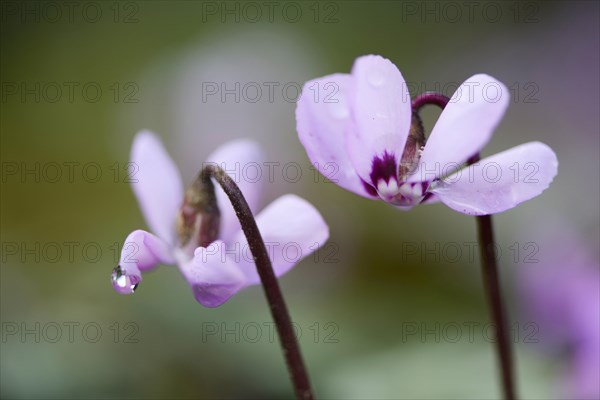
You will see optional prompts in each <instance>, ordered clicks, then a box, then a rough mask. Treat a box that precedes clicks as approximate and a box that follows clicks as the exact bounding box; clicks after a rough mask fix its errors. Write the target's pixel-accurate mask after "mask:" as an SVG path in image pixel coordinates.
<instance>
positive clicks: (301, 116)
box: [296, 74, 373, 199]
mask: <svg viewBox="0 0 600 400" xmlns="http://www.w3.org/2000/svg"><path fill="white" fill-rule="evenodd" d="M351 88H352V78H351V76H350V75H348V74H333V75H329V76H325V77H322V78H318V79H314V80H312V81H309V82H307V83H305V84H304V87H303V88H302V96H300V99H298V102H297V103H296V104H297V105H296V129H297V131H298V137H299V138H300V141H301V142H302V145H303V146H304V148H305V149H306V153H307V155H308V158H309V159H310V161H311V163H312V164H313V166H314V167H315V168H317V169H318V170H319V172H320V173H321V174H322V175H323V176H325V177H326V178H327V179H329V180H331V181H332V182H335V183H337V184H338V185H339V186H341V187H343V188H344V189H346V190H349V191H351V192H354V193H356V194H358V195H360V196H364V197H367V198H371V199H372V198H373V195H371V194H369V193H368V192H367V191H366V190H365V187H364V185H363V183H362V182H361V179H360V177H359V176H358V174H357V173H356V170H355V169H354V166H353V165H352V162H351V161H350V156H349V155H348V152H347V151H346V145H345V137H344V135H345V132H346V131H347V130H349V129H353V128H352V124H353V122H352V118H351V111H350V104H349V102H350V100H349V95H350V92H351Z"/></svg>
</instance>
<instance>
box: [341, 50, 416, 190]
mask: <svg viewBox="0 0 600 400" xmlns="http://www.w3.org/2000/svg"><path fill="white" fill-rule="evenodd" d="M352 77H353V79H354V89H353V94H352V110H353V117H354V122H355V126H356V128H355V129H353V130H350V131H349V132H347V146H348V150H349V152H350V158H351V159H352V162H353V164H354V167H355V168H356V170H357V172H358V174H359V175H360V176H361V178H362V179H363V180H365V181H366V182H368V183H369V184H373V186H374V187H375V188H377V187H378V182H379V181H380V180H381V179H382V180H383V181H385V182H386V183H387V182H388V181H389V180H390V179H391V177H392V176H391V175H393V178H394V179H396V178H397V174H398V167H399V166H400V160H401V159H402V153H403V151H404V146H405V144H406V139H407V138H408V132H409V129H410V123H411V116H412V109H411V103H410V96H409V94H408V91H407V87H406V82H405V81H404V78H403V77H402V74H401V73H400V71H399V70H398V68H396V66H395V65H394V64H392V63H391V62H390V61H389V60H388V59H385V58H383V57H381V56H375V55H369V56H363V57H360V58H358V59H357V60H356V61H355V62H354V66H353V67H352ZM377 163H379V164H382V165H379V164H378V165H376V164H377ZM388 167H389V168H388ZM390 174H391V175H390Z"/></svg>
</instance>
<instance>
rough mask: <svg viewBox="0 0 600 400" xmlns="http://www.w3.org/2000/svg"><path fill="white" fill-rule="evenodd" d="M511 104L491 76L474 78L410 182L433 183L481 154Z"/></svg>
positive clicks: (445, 115) (444, 117) (448, 111)
mask: <svg viewBox="0 0 600 400" xmlns="http://www.w3.org/2000/svg"><path fill="white" fill-rule="evenodd" d="M509 101H510V93H509V91H508V89H507V88H506V86H504V85H503V84H502V83H501V82H499V81H497V80H496V79H494V78H492V77H491V76H489V75H484V74H479V75H474V76H472V77H470V78H469V79H467V80H466V81H465V82H463V84H462V85H460V86H459V88H458V89H457V90H456V92H455V93H454V95H453V96H452V98H451V99H450V102H449V103H448V105H447V106H446V108H445V109H444V111H442V114H441V115H440V118H439V119H438V121H437V122H436V124H435V126H434V127H433V129H432V131H431V135H430V136H429V138H428V139H427V143H426V145H425V149H424V150H423V154H422V155H421V160H420V165H419V169H418V170H417V171H416V172H415V174H414V175H413V176H412V177H411V178H410V179H409V181H411V182H415V181H431V180H433V179H434V178H437V177H440V176H442V175H446V174H449V173H451V172H453V171H455V170H456V169H458V168H459V167H460V166H461V164H463V163H464V162H466V161H467V160H468V159H469V157H472V156H474V155H475V154H477V153H479V151H480V150H481V149H482V148H483V147H484V146H485V145H486V144H487V143H488V142H489V140H490V138H491V137H492V134H493V132H494V129H495V128H496V126H497V125H498V123H499V122H500V120H501V119H502V116H503V115H504V112H505V111H506V108H507V106H508V103H509Z"/></svg>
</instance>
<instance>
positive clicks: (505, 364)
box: [412, 92, 516, 400]
mask: <svg viewBox="0 0 600 400" xmlns="http://www.w3.org/2000/svg"><path fill="white" fill-rule="evenodd" d="M449 101H450V98H449V97H447V96H445V95H443V94H441V93H436V92H425V93H423V94H421V95H419V96H417V97H415V98H414V99H413V101H412V108H413V112H418V111H419V109H420V108H421V107H423V106H424V105H427V104H435V105H437V106H438V107H440V108H441V109H444V108H445V107H446V105H447V104H448V102H449ZM477 161H479V154H475V155H473V156H472V157H471V158H469V159H468V161H467V162H468V164H473V163H475V162H477ZM475 219H476V220H477V231H478V238H479V247H480V249H481V266H482V274H483V284H484V287H485V292H486V293H487V297H488V302H489V304H490V307H491V311H492V319H493V320H494V323H495V324H496V332H497V336H498V338H497V339H498V340H497V341H496V350H497V352H498V357H499V360H500V371H501V375H502V388H503V391H504V398H506V399H507V400H514V399H515V398H516V394H515V383H514V379H513V377H514V368H513V359H512V349H511V344H510V338H509V335H508V332H507V327H506V312H505V310H504V303H503V301H502V291H501V290H500V280H499V278H498V266H497V263H496V255H495V253H494V230H493V227H492V216H491V215H481V216H477V217H475Z"/></svg>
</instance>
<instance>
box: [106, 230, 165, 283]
mask: <svg viewBox="0 0 600 400" xmlns="http://www.w3.org/2000/svg"><path fill="white" fill-rule="evenodd" d="M161 263H162V264H174V263H175V259H174V258H173V255H172V254H171V248H170V247H169V245H168V244H167V243H166V242H165V241H163V240H162V239H160V238H158V237H157V236H154V235H153V234H151V233H148V232H146V231H143V230H136V231H133V232H131V233H130V234H129V235H128V236H127V239H125V243H124V244H123V247H122V248H121V257H120V258H119V265H118V266H117V268H115V270H114V271H113V275H112V283H113V287H114V289H115V290H116V291H117V292H119V293H121V294H130V293H133V290H134V287H133V286H137V284H139V283H140V282H141V281H142V272H145V271H149V270H151V269H152V268H154V267H156V266H157V265H158V264H161Z"/></svg>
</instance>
